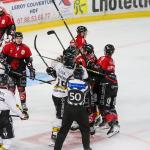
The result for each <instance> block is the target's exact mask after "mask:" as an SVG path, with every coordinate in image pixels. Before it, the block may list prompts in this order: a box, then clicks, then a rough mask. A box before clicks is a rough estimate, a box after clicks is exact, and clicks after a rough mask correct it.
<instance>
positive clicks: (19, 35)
mask: <svg viewBox="0 0 150 150" xmlns="http://www.w3.org/2000/svg"><path fill="white" fill-rule="evenodd" d="M17 37H20V38H23V34H22V32H16V33H15V38H17Z"/></svg>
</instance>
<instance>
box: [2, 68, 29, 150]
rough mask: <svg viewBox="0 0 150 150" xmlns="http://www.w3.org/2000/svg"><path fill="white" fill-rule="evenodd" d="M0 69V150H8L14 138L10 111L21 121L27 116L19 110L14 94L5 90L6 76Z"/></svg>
mask: <svg viewBox="0 0 150 150" xmlns="http://www.w3.org/2000/svg"><path fill="white" fill-rule="evenodd" d="M0 68H1V69H0V150H10V147H11V139H12V138H14V132H13V123H12V118H11V115H10V111H11V112H13V113H15V115H16V116H17V117H20V119H22V120H27V119H28V115H27V114H26V113H24V112H22V111H21V110H20V109H19V105H17V103H16V99H15V96H14V94H13V93H12V92H11V91H9V90H8V89H7V82H8V76H7V75H6V74H4V70H2V66H0Z"/></svg>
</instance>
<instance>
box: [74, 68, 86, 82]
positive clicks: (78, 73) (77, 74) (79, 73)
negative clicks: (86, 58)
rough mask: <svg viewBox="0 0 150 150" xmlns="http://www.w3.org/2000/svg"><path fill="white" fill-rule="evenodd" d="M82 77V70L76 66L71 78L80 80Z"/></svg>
mask: <svg viewBox="0 0 150 150" xmlns="http://www.w3.org/2000/svg"><path fill="white" fill-rule="evenodd" d="M83 75H84V70H83V68H82V66H77V67H76V68H75V70H74V72H73V76H74V78H75V79H79V80H82V79H83Z"/></svg>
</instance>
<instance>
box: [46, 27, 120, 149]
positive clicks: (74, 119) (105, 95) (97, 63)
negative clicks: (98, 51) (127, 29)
mask: <svg viewBox="0 0 150 150" xmlns="http://www.w3.org/2000/svg"><path fill="white" fill-rule="evenodd" d="M87 32H88V31H87V28H86V27H85V26H78V27H77V37H76V38H75V39H73V40H72V41H71V42H70V45H69V47H68V48H67V49H66V50H64V51H63V56H62V59H59V60H60V61H61V62H60V63H58V62H52V63H51V67H48V68H47V70H46V71H47V73H48V74H49V75H51V76H53V77H54V78H57V81H58V82H57V84H56V85H55V86H54V89H53V93H52V99H53V102H54V105H55V108H56V120H55V124H54V126H53V128H52V135H51V139H52V140H51V141H52V142H51V145H52V144H53V142H54V141H56V143H55V148H54V149H55V150H60V149H61V147H62V143H63V141H64V139H65V137H66V135H67V133H68V131H69V129H71V130H77V129H80V131H81V134H82V142H83V147H84V149H85V150H90V147H89V143H88V142H87V141H89V140H87V139H88V138H87V137H88V135H90V134H91V135H94V134H95V131H96V130H95V129H96V128H97V127H100V128H107V129H108V132H107V136H108V137H111V136H113V135H114V134H116V133H118V132H119V128H120V126H119V122H118V115H117V111H116V108H115V104H116V96H117V91H118V82H117V78H116V75H115V64H114V61H113V58H112V55H113V53H114V51H115V48H114V46H113V45H112V44H107V45H106V46H105V47H104V56H101V57H100V58H99V59H97V57H96V55H95V54H94V47H93V45H91V44H89V43H87V41H86V39H85V38H86V35H87ZM86 73H87V75H88V76H87V77H86V78H84V75H85V74H86ZM72 76H73V79H72V80H75V81H74V82H73V83H72V84H70V82H69V81H68V80H70V78H72ZM77 79H78V80H80V81H81V82H84V83H82V84H81V83H80V84H79V83H78V82H79V81H76V80H77ZM85 84H87V85H88V90H87V89H86V88H85ZM70 86H71V89H70ZM68 89H70V90H73V89H76V92H75V91H74V92H70V90H68ZM77 89H78V90H79V91H80V92H81V91H82V90H83V89H84V90H85V91H86V92H85V91H84V90H83V91H84V92H83V91H82V93H83V96H82V94H81V93H80V92H78V90H77ZM70 93H71V94H70ZM79 93H80V94H79ZM81 99H82V100H81ZM81 101H82V103H81ZM68 105H69V106H70V105H71V106H74V109H75V110H74V109H73V108H68ZM81 106H83V107H84V108H86V113H87V114H88V123H87V120H86V115H85V112H84V111H83V112H82V111H80V110H78V109H79V108H80V107H81ZM66 107H67V108H68V109H67V111H69V109H70V110H72V111H74V112H75V115H72V116H70V118H69V117H68V113H66V111H65V110H66ZM77 110H78V111H77ZM79 112H80V113H79ZM71 113H72V112H70V114H71ZM78 113H79V114H78ZM82 113H83V114H84V115H82ZM83 116H84V117H83ZM64 120H65V121H64ZM81 120H82V122H80V121H81ZM72 123H73V124H72ZM88 126H89V130H88ZM87 133H89V134H87ZM57 134H58V135H57ZM60 143H61V144H60ZM87 143H88V144H87Z"/></svg>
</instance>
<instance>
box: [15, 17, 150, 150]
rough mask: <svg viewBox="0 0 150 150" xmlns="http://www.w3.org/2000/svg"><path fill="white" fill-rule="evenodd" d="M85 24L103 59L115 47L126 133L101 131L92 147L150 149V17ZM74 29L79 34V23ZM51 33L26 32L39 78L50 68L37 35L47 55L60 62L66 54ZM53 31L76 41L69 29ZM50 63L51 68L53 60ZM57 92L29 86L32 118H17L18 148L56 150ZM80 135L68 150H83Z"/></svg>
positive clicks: (97, 149) (73, 137)
mask: <svg viewBox="0 0 150 150" xmlns="http://www.w3.org/2000/svg"><path fill="white" fill-rule="evenodd" d="M82 25H85V26H86V27H87V28H88V36H87V41H88V43H90V44H93V45H94V47H95V53H96V55H97V56H98V57H100V56H101V55H103V47H104V46H105V44H108V43H112V44H114V45H115V47H116V51H115V54H114V59H115V63H116V74H117V76H118V80H119V92H118V97H117V110H118V114H119V121H120V125H121V132H120V134H118V135H116V136H114V137H112V138H107V137H106V133H105V132H104V131H100V130H98V131H97V133H96V135H95V137H92V139H91V147H92V148H93V150H150V127H149V126H150V109H149V108H150V87H149V86H150V18H143V19H128V20H113V21H105V22H93V23H86V24H82ZM69 27H70V30H71V31H72V33H73V34H74V36H75V35H76V27H77V25H73V26H69ZM48 30H52V28H51V29H45V30H40V31H36V32H32V33H25V34H24V42H25V43H27V44H28V45H29V46H30V47H31V49H32V53H33V58H34V66H35V68H36V71H37V72H38V74H42V73H43V74H45V68H46V66H45V65H44V63H43V62H42V61H41V59H40V58H39V56H38V55H37V53H36V51H35V50H34V46H33V43H34V42H33V41H34V36H35V35H36V34H37V35H38V38H37V47H38V49H39V50H40V52H41V53H42V55H44V56H48V57H51V58H56V57H57V56H58V55H60V54H61V53H62V48H61V46H60V45H59V43H58V41H57V39H56V37H55V36H54V35H49V36H48V35H47V34H46V33H47V31H48ZM53 30H55V31H56V32H57V34H58V36H59V37H60V39H61V40H62V42H63V44H64V46H65V47H67V46H68V44H69V41H70V40H71V37H70V35H69V34H68V32H67V30H66V28H65V27H59V28H53ZM46 61H47V63H48V64H49V65H50V60H46ZM45 76H46V75H45ZM45 76H44V77H45ZM38 78H40V79H45V78H46V77H45V78H43V76H42V78H41V76H40V75H39V76H38ZM29 85H32V83H31V82H30V84H29ZM51 90H52V86H51V85H47V84H36V83H35V84H34V85H33V86H29V87H27V104H28V106H29V114H30V119H29V120H28V121H21V120H19V119H17V118H15V119H14V128H15V135H16V137H15V139H14V140H13V147H12V150H48V149H50V148H49V147H48V146H47V145H48V142H49V138H50V130H51V127H52V123H53V119H54V117H55V111H54V105H53V102H52V99H51ZM80 137H81V136H80V133H74V134H73V133H70V134H69V135H68V137H67V139H66V142H65V145H64V148H63V149H64V150H74V149H75V150H82V149H83V148H82V143H81V138H80ZM51 149H53V148H51Z"/></svg>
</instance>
